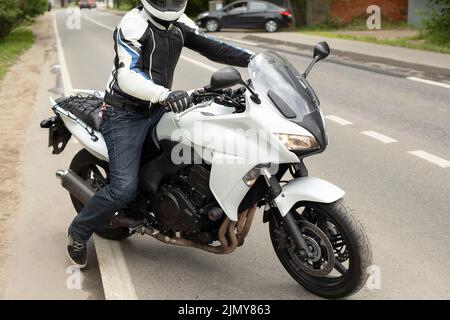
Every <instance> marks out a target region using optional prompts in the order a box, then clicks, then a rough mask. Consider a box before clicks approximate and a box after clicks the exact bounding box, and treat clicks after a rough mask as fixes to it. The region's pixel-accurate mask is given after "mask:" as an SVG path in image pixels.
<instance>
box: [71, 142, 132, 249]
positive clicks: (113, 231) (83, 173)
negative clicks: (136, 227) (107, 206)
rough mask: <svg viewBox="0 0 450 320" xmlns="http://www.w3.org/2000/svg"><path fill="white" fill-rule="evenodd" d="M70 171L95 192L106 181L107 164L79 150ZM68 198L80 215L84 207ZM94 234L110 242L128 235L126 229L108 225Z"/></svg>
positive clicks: (72, 197) (72, 198)
mask: <svg viewBox="0 0 450 320" xmlns="http://www.w3.org/2000/svg"><path fill="white" fill-rule="evenodd" d="M70 170H72V171H73V172H74V173H76V174H77V175H78V176H80V177H81V179H83V180H85V181H87V182H89V184H90V185H91V186H93V188H94V189H95V190H96V191H98V190H100V189H101V188H102V187H103V186H104V185H105V184H106V182H107V180H108V172H109V166H108V163H107V162H105V161H102V160H100V159H98V158H96V157H94V156H93V155H92V154H91V153H90V152H89V151H87V150H86V149H82V150H80V151H79V152H78V153H77V154H76V155H75V156H74V157H73V159H72V162H71V163H70ZM70 198H71V200H72V204H73V206H74V208H75V210H76V211H77V213H80V211H81V210H82V209H83V208H84V205H83V204H82V203H81V202H80V201H79V200H78V199H76V198H75V197H74V196H72V195H70ZM95 233H96V234H98V235H99V236H101V237H102V238H106V239H110V240H122V239H124V238H127V237H128V236H129V235H130V234H129V231H128V228H112V227H111V226H109V225H105V226H103V227H101V228H99V229H97V230H95Z"/></svg>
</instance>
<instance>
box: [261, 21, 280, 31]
mask: <svg viewBox="0 0 450 320" xmlns="http://www.w3.org/2000/svg"><path fill="white" fill-rule="evenodd" d="M278 28H279V26H278V22H277V21H276V20H273V19H271V20H267V21H266V23H265V24H264V29H265V30H266V31H267V32H276V31H277V30H278Z"/></svg>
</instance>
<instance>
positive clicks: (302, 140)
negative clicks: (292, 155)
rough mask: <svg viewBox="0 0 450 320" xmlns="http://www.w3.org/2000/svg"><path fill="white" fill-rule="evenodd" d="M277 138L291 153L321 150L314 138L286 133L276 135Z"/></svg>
mask: <svg viewBox="0 0 450 320" xmlns="http://www.w3.org/2000/svg"><path fill="white" fill-rule="evenodd" d="M275 136H276V137H277V138H278V140H280V142H281V143H282V144H283V145H284V146H285V147H286V148H287V149H288V150H290V151H298V150H315V149H319V144H318V143H317V141H316V139H315V138H314V137H310V136H300V135H295V134H286V133H275Z"/></svg>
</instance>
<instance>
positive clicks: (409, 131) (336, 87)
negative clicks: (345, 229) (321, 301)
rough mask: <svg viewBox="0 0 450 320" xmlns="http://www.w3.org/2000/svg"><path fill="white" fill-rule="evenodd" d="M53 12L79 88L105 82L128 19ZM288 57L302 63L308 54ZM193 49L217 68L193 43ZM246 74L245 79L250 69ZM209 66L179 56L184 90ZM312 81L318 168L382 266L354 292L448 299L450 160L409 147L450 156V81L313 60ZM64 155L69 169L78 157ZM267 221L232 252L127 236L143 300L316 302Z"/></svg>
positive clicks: (178, 82) (203, 79)
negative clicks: (320, 119)
mask: <svg viewBox="0 0 450 320" xmlns="http://www.w3.org/2000/svg"><path fill="white" fill-rule="evenodd" d="M55 14H56V17H57V25H58V31H59V34H60V37H61V43H62V46H63V48H64V54H65V59H66V62H67V65H68V71H69V75H70V79H71V82H72V85H73V87H74V88H89V89H99V90H103V89H104V86H105V84H106V80H107V78H108V76H109V72H110V71H111V66H112V59H113V46H112V45H113V44H112V32H111V30H110V29H111V28H114V27H115V25H116V24H117V23H118V21H119V20H120V17H119V16H116V15H113V14H109V13H105V12H98V11H96V10H91V11H88V10H83V12H82V16H83V18H82V19H81V29H79V30H77V29H75V30H71V29H68V28H67V26H66V20H67V17H68V15H67V13H66V12H65V11H57V12H55ZM93 20H94V21H96V22H97V23H94V22H93ZM236 35H237V33H219V34H217V36H218V37H220V36H225V37H233V36H236ZM237 44H238V45H239V46H242V47H246V48H248V49H251V50H253V51H260V50H261V48H258V46H253V45H249V44H252V43H242V42H240V43H237ZM285 55H286V56H287V58H288V59H289V60H290V61H291V62H292V63H293V64H294V65H295V66H296V67H297V68H298V69H299V70H301V71H302V70H304V69H305V67H306V66H307V64H308V63H309V61H310V60H309V58H306V57H304V56H300V55H296V54H295V53H285ZM183 56H185V57H188V58H190V59H195V61H197V62H200V63H203V64H206V65H208V66H212V67H215V68H217V67H219V65H218V64H216V63H213V62H210V61H208V60H207V59H205V58H203V57H201V56H200V55H198V54H196V53H194V52H192V51H190V50H187V49H186V50H184V51H183ZM242 74H243V76H244V77H246V73H245V70H242ZM210 75H211V70H210V69H207V68H204V66H203V67H202V66H200V65H199V64H198V63H193V62H192V61H191V60H186V59H181V60H180V63H179V65H178V67H177V70H176V76H175V83H174V88H176V89H192V88H196V87H200V86H203V85H205V84H207V83H208V81H209V78H210ZM310 82H311V83H312V85H313V86H314V88H315V89H316V92H317V94H318V96H319V98H320V100H321V105H322V109H323V111H324V113H325V115H327V116H334V117H330V119H329V120H328V121H327V130H328V135H329V137H330V144H329V147H328V149H327V151H326V152H325V153H323V154H320V155H318V156H315V157H311V158H309V159H307V160H306V163H307V165H308V166H309V168H310V174H311V175H313V176H319V177H322V178H324V179H326V180H328V181H331V182H333V183H335V184H337V185H338V186H340V187H341V188H343V189H344V190H346V192H347V195H346V200H347V201H348V203H349V204H350V205H351V207H353V208H354V209H355V210H356V212H357V213H358V216H359V218H360V220H361V221H362V222H363V224H364V225H365V228H366V230H367V232H368V234H369V238H370V240H371V243H372V248H373V254H374V264H375V265H376V266H378V267H379V268H380V271H381V287H380V288H379V289H376V290H368V289H367V288H365V289H363V290H362V291H361V292H360V293H358V294H357V295H355V296H354V297H355V298H368V299H381V298H384V299H390V298H438V299H442V298H447V299H448V298H450V292H449V290H450V289H449V288H450V273H449V272H448V267H449V265H450V246H449V240H450V237H449V230H450V216H449V212H450V197H449V194H450V167H445V166H446V164H447V163H446V162H443V161H440V160H439V159H435V158H433V157H432V156H430V155H428V154H425V157H426V158H428V159H429V160H431V161H434V162H430V161H428V160H426V159H423V158H420V157H418V156H417V155H415V154H412V153H410V152H412V151H418V150H423V151H425V152H427V153H429V154H431V155H434V156H437V157H439V158H441V159H444V160H445V159H446V160H447V161H448V160H450V108H449V107H450V90H449V89H447V88H442V87H436V86H432V85H428V84H424V83H416V82H413V81H409V80H407V79H404V78H399V77H393V76H390V75H389V74H388V73H386V74H384V73H383V72H379V70H377V72H371V71H370V70H362V69H360V68H353V67H349V66H348V65H344V64H339V63H335V62H333V63H331V62H327V61H323V62H320V63H319V64H318V65H317V66H316V67H315V69H313V71H312V73H311V75H310ZM336 117H338V118H336ZM344 120H346V121H347V122H345V121H344ZM372 131H373V132H372ZM380 134H381V135H380ZM44 141H45V140H44ZM71 151H72V150H71ZM418 154H419V155H423V154H421V153H418ZM63 156H64V157H66V159H67V166H68V164H69V159H70V158H71V156H72V154H70V153H69V152H65V154H64V155H63ZM60 159H61V158H60ZM59 163H61V160H59ZM42 175H43V176H44V175H45V176H46V175H47V173H44V172H42ZM55 188H60V187H59V186H58V184H57V183H56V181H55V182H54V183H50V184H49V185H48V190H43V191H42V192H51V191H52V190H53V189H55ZM66 200H67V201H69V200H68V197H67V199H66ZM59 203H60V202H58V203H57V205H59ZM61 209H64V210H67V209H68V207H67V206H66V205H64V206H62V207H61ZM261 220H262V218H261V216H260V215H259V216H257V218H256V222H255V223H254V226H253V228H252V230H251V233H250V235H249V237H248V240H247V241H246V244H245V246H243V247H242V248H239V249H238V250H237V251H236V252H235V253H233V254H231V255H229V256H216V255H211V254H208V253H205V252H201V251H198V250H195V249H189V248H178V247H171V246H167V245H164V244H161V243H159V242H157V241H156V240H153V239H151V238H149V237H137V236H136V237H132V238H130V239H128V240H126V241H123V243H122V244H121V247H122V250H123V253H124V256H125V259H126V264H127V267H128V269H129V271H130V274H131V277H132V281H133V284H134V287H135V290H136V294H137V296H138V298H150V299H151V298H159V299H170V298H172V299H176V298H195V299H197V298H199V299H203V298H211V299H216V298H217V299H241V298H249V299H315V298H316V297H315V296H313V295H311V294H309V293H308V292H307V291H305V290H304V289H302V288H301V287H300V286H299V285H297V284H296V283H295V281H294V280H292V279H291V278H290V276H289V275H288V274H287V273H286V272H285V271H284V269H283V267H282V266H281V264H280V263H279V262H278V261H277V258H276V256H275V253H274V252H273V249H272V247H271V244H270V240H269V235H268V228H267V226H266V225H263V224H262V222H261Z"/></svg>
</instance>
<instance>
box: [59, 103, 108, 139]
mask: <svg viewBox="0 0 450 320" xmlns="http://www.w3.org/2000/svg"><path fill="white" fill-rule="evenodd" d="M55 101H56V103H57V104H58V106H59V107H61V108H62V109H64V110H66V111H69V112H70V113H72V114H73V115H74V116H75V117H77V118H78V119H79V120H81V121H83V122H84V123H85V124H87V125H88V126H89V127H91V128H93V129H94V130H96V131H100V129H101V126H102V118H101V117H100V112H101V109H100V107H101V106H102V105H103V100H102V99H100V98H97V97H95V96H88V97H82V96H72V97H62V98H59V99H56V100H55Z"/></svg>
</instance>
